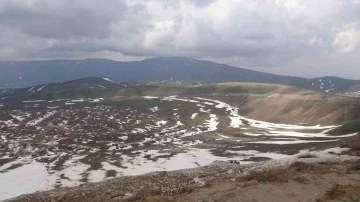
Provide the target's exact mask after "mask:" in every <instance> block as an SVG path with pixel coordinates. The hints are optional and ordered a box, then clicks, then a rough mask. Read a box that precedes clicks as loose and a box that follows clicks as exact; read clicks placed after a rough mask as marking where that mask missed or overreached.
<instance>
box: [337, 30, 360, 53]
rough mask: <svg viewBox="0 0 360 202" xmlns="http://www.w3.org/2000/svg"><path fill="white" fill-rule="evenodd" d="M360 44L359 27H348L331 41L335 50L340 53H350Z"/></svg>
mask: <svg viewBox="0 0 360 202" xmlns="http://www.w3.org/2000/svg"><path fill="white" fill-rule="evenodd" d="M359 45H360V29H357V28H354V27H353V28H350V29H347V30H344V31H342V32H339V33H338V34H337V35H336V37H335V39H334V42H333V46H334V48H335V50H336V51H338V52H340V53H351V52H353V51H354V50H356V49H357V48H358V47H359Z"/></svg>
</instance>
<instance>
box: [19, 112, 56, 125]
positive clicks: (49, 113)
mask: <svg viewBox="0 0 360 202" xmlns="http://www.w3.org/2000/svg"><path fill="white" fill-rule="evenodd" d="M55 113H56V111H53V112H48V113H46V114H45V115H44V116H43V117H39V118H37V119H34V120H32V121H29V122H28V123H27V124H26V125H29V126H36V125H37V124H39V123H41V122H42V121H44V120H45V119H47V118H49V117H51V116H53V115H54V114H55Z"/></svg>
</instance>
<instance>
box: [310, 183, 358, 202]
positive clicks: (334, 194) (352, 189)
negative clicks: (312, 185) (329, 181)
mask: <svg viewBox="0 0 360 202" xmlns="http://www.w3.org/2000/svg"><path fill="white" fill-rule="evenodd" d="M328 200H341V201H360V184H348V185H339V184H335V185H334V186H333V187H332V188H331V189H329V190H328V191H327V192H326V194H325V197H324V198H322V199H318V200H317V201H318V202H321V201H328Z"/></svg>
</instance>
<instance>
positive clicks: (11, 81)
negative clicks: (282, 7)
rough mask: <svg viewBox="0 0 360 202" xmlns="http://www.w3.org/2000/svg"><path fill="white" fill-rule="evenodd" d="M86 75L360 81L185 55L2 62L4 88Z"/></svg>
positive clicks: (344, 88) (341, 88) (165, 80)
mask: <svg viewBox="0 0 360 202" xmlns="http://www.w3.org/2000/svg"><path fill="white" fill-rule="evenodd" d="M85 77H103V78H109V79H111V80H113V81H115V82H126V83H127V82H139V83H143V84H152V85H162V84H177V85H179V84H212V83H221V82H255V83H271V84H285V85H292V86H297V87H302V88H308V89H312V90H318V91H324V92H331V93H338V92H348V91H351V90H352V89H353V88H352V86H353V85H356V84H359V83H360V81H355V80H348V79H342V78H337V77H323V78H316V79H310V80H309V79H305V78H300V77H293V76H281V75H275V74H269V73H263V72H258V71H253V70H249V69H244V68H237V67H232V66H229V65H224V64H217V63H214V62H210V61H203V60H196V59H191V58H181V57H166V58H152V59H146V60H142V61H134V62H118V61H111V60H105V59H85V60H51V61H18V62H0V87H28V86H34V85H39V84H45V83H53V82H64V81H68V80H75V79H80V78H85Z"/></svg>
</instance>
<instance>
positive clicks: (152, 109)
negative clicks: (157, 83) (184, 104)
mask: <svg viewBox="0 0 360 202" xmlns="http://www.w3.org/2000/svg"><path fill="white" fill-rule="evenodd" d="M159 110H160V109H159V107H153V108H150V111H152V112H157V111H159Z"/></svg>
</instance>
